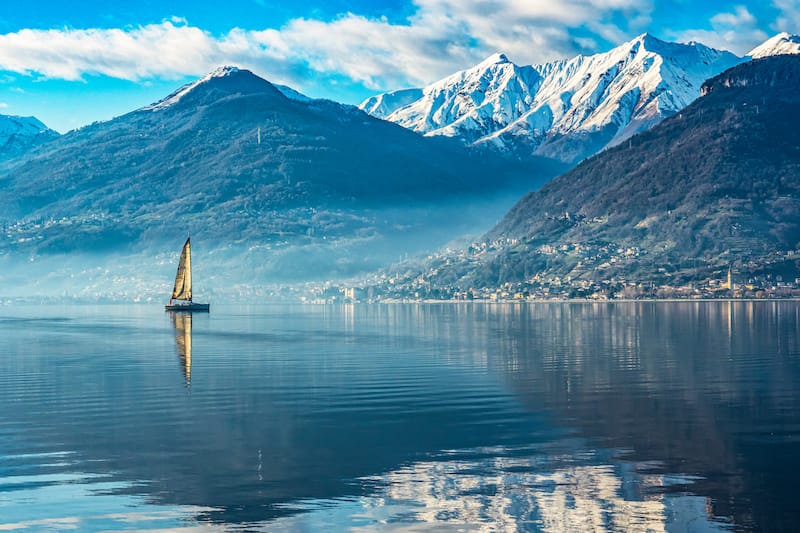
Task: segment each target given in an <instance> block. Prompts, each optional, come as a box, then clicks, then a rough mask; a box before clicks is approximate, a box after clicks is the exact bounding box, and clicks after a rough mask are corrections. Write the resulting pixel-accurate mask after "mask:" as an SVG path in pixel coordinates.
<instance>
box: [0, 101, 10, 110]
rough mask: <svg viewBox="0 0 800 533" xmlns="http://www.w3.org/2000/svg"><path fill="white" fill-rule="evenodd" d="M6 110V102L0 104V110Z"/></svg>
mask: <svg viewBox="0 0 800 533" xmlns="http://www.w3.org/2000/svg"><path fill="white" fill-rule="evenodd" d="M7 108H8V102H0V109H7Z"/></svg>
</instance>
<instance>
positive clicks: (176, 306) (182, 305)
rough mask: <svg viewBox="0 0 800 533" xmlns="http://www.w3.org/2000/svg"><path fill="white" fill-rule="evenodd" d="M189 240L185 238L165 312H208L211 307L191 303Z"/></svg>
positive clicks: (190, 248) (190, 253) (190, 250)
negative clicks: (173, 285)
mask: <svg viewBox="0 0 800 533" xmlns="http://www.w3.org/2000/svg"><path fill="white" fill-rule="evenodd" d="M189 240H190V239H189V238H188V237H187V238H186V244H184V245H183V250H181V259H180V261H178V272H177V273H176V274H175V287H174V288H173V289H172V297H171V298H170V299H169V304H167V305H165V306H164V309H166V310H167V311H208V310H209V309H210V307H211V305H210V304H199V303H197V302H193V301H192V247H191V244H190V243H189Z"/></svg>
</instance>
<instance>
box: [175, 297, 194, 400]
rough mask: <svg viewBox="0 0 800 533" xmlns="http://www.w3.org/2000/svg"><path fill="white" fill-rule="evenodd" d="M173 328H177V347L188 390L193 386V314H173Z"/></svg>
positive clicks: (182, 312)
mask: <svg viewBox="0 0 800 533" xmlns="http://www.w3.org/2000/svg"><path fill="white" fill-rule="evenodd" d="M170 315H171V319H172V326H173V327H174V328H175V347H176V349H177V351H178V358H179V359H180V361H181V369H182V370H183V378H184V381H185V383H186V388H191V386H192V313H191V312H186V311H181V312H171V313H170Z"/></svg>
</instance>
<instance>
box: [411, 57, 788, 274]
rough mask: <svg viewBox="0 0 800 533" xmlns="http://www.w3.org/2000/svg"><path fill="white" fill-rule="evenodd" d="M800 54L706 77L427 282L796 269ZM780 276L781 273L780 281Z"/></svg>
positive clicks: (529, 200) (441, 265)
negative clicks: (692, 95)
mask: <svg viewBox="0 0 800 533" xmlns="http://www.w3.org/2000/svg"><path fill="white" fill-rule="evenodd" d="M798 86H800V57H798V56H796V55H791V56H790V55H779V56H772V57H765V58H762V59H757V60H753V61H750V62H747V63H744V64H742V65H739V66H737V67H735V68H733V69H730V70H728V71H726V72H724V73H722V74H720V75H718V76H716V77H715V78H712V79H711V80H709V81H707V82H706V83H705V84H704V85H703V87H702V89H701V95H702V96H701V97H700V98H699V99H698V100H696V101H695V102H693V103H692V104H690V105H689V106H688V107H686V108H685V109H683V110H682V111H680V112H679V113H677V114H676V115H673V116H672V117H670V118H668V119H666V120H664V121H663V122H662V123H661V124H659V125H657V126H656V127H654V128H652V129H651V130H649V131H647V132H645V133H642V134H640V135H637V136H635V137H632V138H631V139H630V140H629V141H628V142H626V143H624V144H622V145H619V146H616V147H613V148H609V149H608V150H606V151H604V152H602V153H600V154H598V155H596V156H594V157H592V158H590V159H588V160H586V161H584V162H583V163H581V164H580V165H578V166H577V167H576V168H575V169H573V170H571V171H570V172H567V173H566V174H564V175H562V176H559V177H558V178H556V179H554V180H553V181H551V182H549V183H548V184H547V185H545V186H544V187H542V188H541V189H540V190H538V191H536V192H532V193H530V194H528V195H526V196H525V197H524V198H522V199H521V200H520V201H519V202H518V203H517V204H516V205H515V206H514V207H513V208H512V209H511V211H510V212H509V213H508V214H507V215H506V216H505V217H504V218H503V220H501V222H500V223H499V224H498V225H497V226H496V227H495V228H494V229H492V230H491V231H490V232H489V233H488V234H487V235H486V236H485V238H484V239H483V241H482V242H483V244H479V245H474V246H473V247H472V249H471V250H470V251H469V252H467V253H464V254H462V255H461V256H460V257H458V258H453V257H444V258H438V259H436V260H435V261H433V262H431V263H429V264H428V265H426V267H425V268H424V269H423V271H422V272H417V273H412V275H413V276H423V277H428V278H429V279H430V280H431V282H432V283H433V284H434V285H438V286H446V285H455V286H460V287H465V286H475V287H485V286H488V287H499V286H502V285H503V284H505V283H519V282H538V281H542V280H548V281H547V282H548V283H552V282H557V283H562V282H563V281H564V280H571V281H572V282H574V281H576V280H577V281H580V280H586V281H600V280H618V281H623V280H624V281H626V282H633V283H647V284H649V283H656V284H668V285H672V286H677V285H681V284H684V283H690V282H692V281H696V280H700V279H704V278H709V277H715V276H716V277H718V278H720V277H724V272H726V271H727V270H729V269H731V268H732V269H733V270H734V271H735V272H736V273H737V276H739V277H740V279H745V280H746V279H749V278H753V277H755V276H759V275H776V276H784V277H785V278H786V279H794V277H797V276H798V274H800V268H798V265H799V264H800V263H799V262H798V261H800V254H798V246H799V244H798V243H800V182H798V179H797V178H798V176H800V130H799V129H798V128H797V124H798V121H800V93H798V91H797V87H798ZM779 279H780V278H779Z"/></svg>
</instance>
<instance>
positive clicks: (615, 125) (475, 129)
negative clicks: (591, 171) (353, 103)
mask: <svg viewBox="0 0 800 533" xmlns="http://www.w3.org/2000/svg"><path fill="white" fill-rule="evenodd" d="M796 40H797V41H800V38H795V37H792V36H790V35H788V34H782V35H779V36H776V37H775V38H773V39H771V40H770V41H767V43H765V44H764V45H762V47H763V50H762V47H759V48H757V49H756V50H754V52H759V53H761V54H764V55H774V54H775V53H787V52H786V51H787V50H791V49H792V46H797V44H796V42H795V41H796ZM751 54H753V53H751ZM745 60H746V58H740V57H738V56H736V55H734V54H732V53H730V52H726V51H720V50H715V49H713V48H709V47H707V46H705V45H703V44H700V43H696V42H690V43H668V42H664V41H661V40H659V39H657V38H655V37H653V36H652V35H649V34H643V35H640V36H638V37H637V38H635V39H633V40H632V41H630V42H627V43H625V44H623V45H621V46H618V47H616V48H614V49H613V50H611V51H609V52H606V53H601V54H596V55H592V56H577V57H574V58H572V59H566V60H561V61H554V62H551V63H545V64H543V65H534V66H519V65H516V64H514V63H513V62H511V61H509V59H508V58H507V57H506V56H505V55H503V54H494V55H492V56H491V57H489V58H487V59H486V60H485V61H483V62H482V63H480V64H479V65H477V66H475V67H472V68H470V69H467V70H463V71H460V72H457V73H455V74H453V75H451V76H448V77H447V78H444V79H442V80H440V81H438V82H436V83H433V84H431V85H429V86H427V87H425V88H423V89H406V90H404V91H398V92H394V93H386V94H382V95H378V96H375V97H372V98H370V99H367V100H365V101H364V102H363V103H362V104H361V105H360V106H359V107H361V109H363V110H365V111H367V112H368V113H370V114H372V115H373V116H376V117H379V118H385V119H386V120H390V121H392V122H395V123H397V124H400V125H402V126H404V127H406V128H409V129H411V130H414V131H416V132H419V133H422V134H425V135H443V136H448V137H457V138H460V139H462V140H463V141H464V142H466V143H468V144H473V145H482V144H491V145H494V146H496V147H499V148H501V149H505V150H509V151H512V152H517V153H521V154H522V153H524V154H531V153H534V154H538V155H545V156H549V157H554V158H557V159H560V160H562V161H565V162H569V163H574V162H576V161H579V160H581V159H583V158H585V157H588V156H590V155H592V154H594V153H596V152H598V151H600V150H602V149H604V148H606V147H609V146H613V145H615V144H619V143H620V142H622V141H624V140H625V139H627V138H628V137H631V136H632V135H634V134H636V133H639V132H642V131H645V130H647V129H649V128H651V127H652V126H654V125H655V124H657V123H659V122H660V121H661V120H663V119H664V118H665V117H667V116H670V115H672V114H674V113H676V112H678V111H679V110H681V109H683V108H684V107H685V106H687V105H688V104H690V103H691V102H692V101H694V100H695V99H696V98H697V97H698V96H699V95H700V87H701V86H702V84H703V82H704V81H706V80H707V79H709V78H711V77H713V76H715V75H717V74H719V73H721V72H723V71H725V70H727V69H728V68H730V67H733V66H735V65H737V64H739V63H741V62H743V61H745ZM415 95H419V96H418V97H417V98H416V99H414V100H413V101H411V102H407V100H408V99H410V98H413V97H414V96H415Z"/></svg>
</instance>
